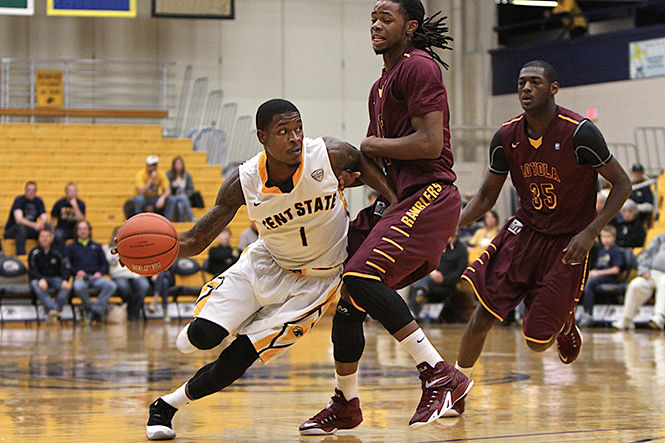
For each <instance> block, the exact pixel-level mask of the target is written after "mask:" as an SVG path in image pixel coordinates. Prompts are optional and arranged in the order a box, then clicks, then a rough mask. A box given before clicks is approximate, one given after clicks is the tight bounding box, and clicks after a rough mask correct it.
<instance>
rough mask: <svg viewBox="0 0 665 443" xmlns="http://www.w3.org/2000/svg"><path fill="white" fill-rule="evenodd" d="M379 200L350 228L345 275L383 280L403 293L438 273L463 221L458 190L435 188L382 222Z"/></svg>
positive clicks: (447, 186) (411, 198)
mask: <svg viewBox="0 0 665 443" xmlns="http://www.w3.org/2000/svg"><path fill="white" fill-rule="evenodd" d="M382 205H383V207H385V203H384V202H383V201H381V200H378V201H377V202H376V203H375V204H374V205H373V206H370V207H367V208H365V209H363V210H362V211H361V212H360V213H359V214H358V217H357V218H356V219H355V220H354V221H353V222H351V224H350V226H349V256H350V258H349V260H348V262H347V263H346V265H345V267H344V275H356V276H359V277H365V278H371V279H374V280H379V281H382V282H383V283H385V284H386V285H388V286H390V287H391V288H393V289H400V288H403V287H404V286H407V285H409V284H411V283H413V282H414V281H417V280H420V279H421V278H423V277H425V276H426V275H427V274H429V273H430V272H431V271H432V270H433V269H435V268H436V267H437V266H438V265H439V262H440V261H441V253H442V252H443V250H444V249H445V247H446V245H447V243H448V239H449V238H450V237H451V236H452V234H453V232H454V231H455V228H456V226H457V221H458V219H459V214H460V207H461V199H460V195H459V191H458V190H457V187H456V186H454V185H450V184H443V183H438V182H435V183H431V184H429V185H426V186H423V187H422V188H421V189H419V190H418V191H417V192H414V193H413V194H412V195H411V196H409V197H407V198H406V199H404V200H402V201H401V202H399V204H397V205H396V206H394V207H392V208H390V209H389V210H388V211H387V212H386V214H384V215H383V216H381V213H382Z"/></svg>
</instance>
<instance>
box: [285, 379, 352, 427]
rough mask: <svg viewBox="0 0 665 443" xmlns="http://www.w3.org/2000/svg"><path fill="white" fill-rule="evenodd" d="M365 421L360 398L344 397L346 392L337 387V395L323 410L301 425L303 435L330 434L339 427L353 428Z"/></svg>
mask: <svg viewBox="0 0 665 443" xmlns="http://www.w3.org/2000/svg"><path fill="white" fill-rule="evenodd" d="M362 421H363V413H362V411H361V410H360V400H359V399H358V397H355V398H353V399H351V400H347V399H346V398H344V394H343V393H342V391H340V390H339V389H337V388H335V395H333V396H332V399H331V400H330V402H329V403H328V404H327V405H326V407H325V408H323V410H321V412H319V413H318V414H316V415H315V416H314V417H312V418H310V419H309V420H307V421H306V422H304V423H303V424H301V425H300V427H299V428H298V430H299V431H300V434H301V435H328V434H334V433H335V432H337V430H338V429H353V428H355V427H356V426H358V425H359V424H360V423H362Z"/></svg>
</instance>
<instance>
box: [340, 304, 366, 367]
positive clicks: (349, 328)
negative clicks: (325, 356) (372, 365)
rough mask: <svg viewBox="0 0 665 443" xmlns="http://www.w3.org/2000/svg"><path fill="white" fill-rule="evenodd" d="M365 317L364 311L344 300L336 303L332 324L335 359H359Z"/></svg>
mask: <svg viewBox="0 0 665 443" xmlns="http://www.w3.org/2000/svg"><path fill="white" fill-rule="evenodd" d="M366 317H367V314H366V313H364V312H362V311H359V310H358V309H356V308H355V307H353V305H352V304H351V303H349V302H347V301H346V300H340V301H339V303H337V309H335V315H334V316H333V326H332V342H333V354H334V356H335V361H338V362H340V363H354V362H357V361H358V360H360V357H361V356H362V355H363V350H364V349H365V334H364V333H363V321H365V318H366Z"/></svg>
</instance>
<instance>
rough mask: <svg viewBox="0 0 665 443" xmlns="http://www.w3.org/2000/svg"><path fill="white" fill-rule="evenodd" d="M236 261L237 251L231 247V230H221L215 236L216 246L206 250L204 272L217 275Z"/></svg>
mask: <svg viewBox="0 0 665 443" xmlns="http://www.w3.org/2000/svg"><path fill="white" fill-rule="evenodd" d="M237 260H238V250H237V249H236V248H234V247H232V246H231V230H230V229H229V228H224V229H222V232H221V233H220V234H219V235H218V236H217V245H216V246H213V247H212V248H210V249H209V250H208V264H207V266H206V272H208V273H210V274H212V275H215V276H216V275H219V274H221V273H222V272H224V271H226V270H227V269H228V268H230V267H231V265H232V264H233V263H235V262H236V261H237Z"/></svg>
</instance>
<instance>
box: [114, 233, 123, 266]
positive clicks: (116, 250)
mask: <svg viewBox="0 0 665 443" xmlns="http://www.w3.org/2000/svg"><path fill="white" fill-rule="evenodd" d="M113 244H114V245H117V244H118V237H113ZM111 254H112V255H118V247H117V246H114V247H112V248H111ZM118 263H120V266H122V267H123V268H124V267H125V264H124V263H123V262H122V259H121V258H120V255H118Z"/></svg>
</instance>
